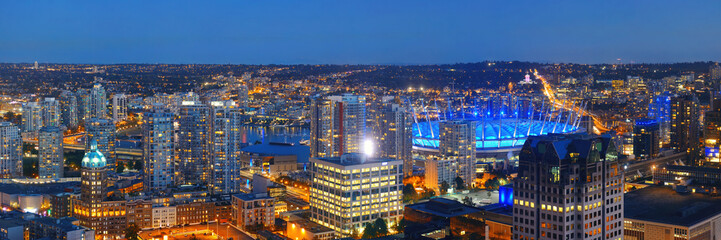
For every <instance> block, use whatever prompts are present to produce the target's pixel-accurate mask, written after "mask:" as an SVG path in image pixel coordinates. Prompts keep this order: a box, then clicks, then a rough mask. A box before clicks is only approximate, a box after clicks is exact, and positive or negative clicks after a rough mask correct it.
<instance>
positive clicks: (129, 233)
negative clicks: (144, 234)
mask: <svg viewBox="0 0 721 240" xmlns="http://www.w3.org/2000/svg"><path fill="white" fill-rule="evenodd" d="M138 232H140V228H139V227H138V226H137V225H135V224H134V223H131V224H130V226H128V227H127V228H125V238H126V239H128V240H140V236H139V235H138Z"/></svg>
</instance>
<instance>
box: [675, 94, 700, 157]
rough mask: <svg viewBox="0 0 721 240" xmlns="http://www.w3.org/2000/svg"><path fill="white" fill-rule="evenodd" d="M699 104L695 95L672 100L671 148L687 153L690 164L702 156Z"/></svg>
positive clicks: (677, 97)
mask: <svg viewBox="0 0 721 240" xmlns="http://www.w3.org/2000/svg"><path fill="white" fill-rule="evenodd" d="M699 126H700V125H699V103H698V99H697V98H696V96H694V95H690V94H689V95H682V96H676V97H673V98H671V130H670V131H671V147H673V148H674V149H675V150H676V151H678V152H686V153H687V154H686V156H687V161H688V164H694V163H696V160H697V159H698V157H699V155H700V152H699V150H700V145H701V144H700V136H699V132H700V131H701V129H700V128H699Z"/></svg>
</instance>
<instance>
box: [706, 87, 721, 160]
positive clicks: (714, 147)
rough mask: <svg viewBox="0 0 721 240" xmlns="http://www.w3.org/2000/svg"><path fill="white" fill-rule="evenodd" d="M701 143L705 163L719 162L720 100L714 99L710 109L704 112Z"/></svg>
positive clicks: (720, 138)
mask: <svg viewBox="0 0 721 240" xmlns="http://www.w3.org/2000/svg"><path fill="white" fill-rule="evenodd" d="M703 119H704V128H703V145H704V157H705V158H706V159H705V161H706V162H707V163H721V161H720V160H719V148H720V147H721V100H719V99H714V100H713V102H712V106H711V111H707V112H705V113H704V118H703Z"/></svg>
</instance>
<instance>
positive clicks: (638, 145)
mask: <svg viewBox="0 0 721 240" xmlns="http://www.w3.org/2000/svg"><path fill="white" fill-rule="evenodd" d="M658 133H659V127H658V123H657V122H656V120H654V119H646V118H643V119H638V120H636V125H634V126H633V155H635V156H636V158H641V159H645V158H652V157H656V156H658V152H659V141H658V140H659V134H658Z"/></svg>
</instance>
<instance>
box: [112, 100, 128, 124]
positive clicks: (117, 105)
mask: <svg viewBox="0 0 721 240" xmlns="http://www.w3.org/2000/svg"><path fill="white" fill-rule="evenodd" d="M127 118H128V97H127V96H126V95H125V94H122V93H117V94H115V95H113V121H114V122H116V123H117V122H120V121H123V120H125V119H127Z"/></svg>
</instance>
